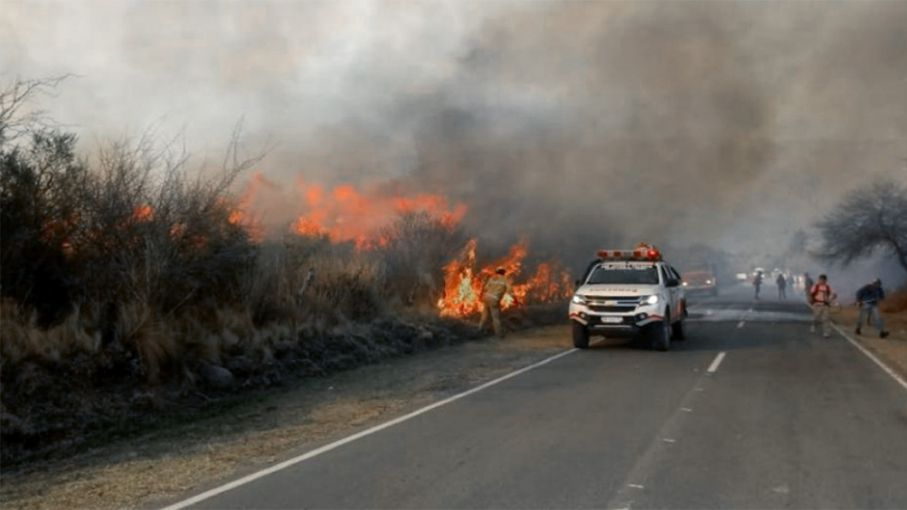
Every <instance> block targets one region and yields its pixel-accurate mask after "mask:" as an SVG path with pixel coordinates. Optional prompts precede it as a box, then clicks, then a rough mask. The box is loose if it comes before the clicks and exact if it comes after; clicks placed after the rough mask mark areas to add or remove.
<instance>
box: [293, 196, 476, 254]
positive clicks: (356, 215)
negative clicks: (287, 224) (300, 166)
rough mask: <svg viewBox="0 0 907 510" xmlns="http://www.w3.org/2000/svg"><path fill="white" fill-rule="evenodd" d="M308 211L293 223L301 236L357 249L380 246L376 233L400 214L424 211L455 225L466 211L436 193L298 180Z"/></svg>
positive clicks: (461, 206)
mask: <svg viewBox="0 0 907 510" xmlns="http://www.w3.org/2000/svg"><path fill="white" fill-rule="evenodd" d="M299 193H300V196H301V197H302V199H303V201H304V203H305V205H306V208H307V209H308V211H307V212H306V213H305V214H302V215H300V216H299V217H298V218H296V221H294V222H293V225H292V227H291V228H292V231H293V232H294V233H296V234H298V235H302V236H317V235H325V236H327V237H329V238H330V240H331V241H332V242H335V243H340V242H353V243H355V244H356V247H357V248H359V249H365V248H370V247H374V246H380V245H381V243H382V240H381V239H380V237H379V232H380V230H381V228H382V227H385V226H387V225H389V224H391V223H393V221H394V220H395V219H396V218H397V217H398V216H399V215H400V214H404V213H413V212H425V213H427V214H429V215H431V216H432V217H433V218H437V219H439V220H440V221H442V222H443V223H444V224H445V225H447V226H450V227H453V226H456V225H457V224H458V223H459V222H460V220H462V218H463V216H464V215H465V214H466V206H465V205H463V204H456V205H451V204H450V203H449V202H448V200H447V198H445V197H443V196H440V195H432V194H418V195H414V196H387V195H384V194H381V193H377V192H374V193H366V192H363V191H360V190H358V189H356V188H355V187H353V186H352V185H349V184H342V185H339V186H336V187H334V188H333V189H331V190H329V191H328V190H326V189H325V188H324V187H322V186H320V185H318V184H306V183H303V182H300V183H299Z"/></svg>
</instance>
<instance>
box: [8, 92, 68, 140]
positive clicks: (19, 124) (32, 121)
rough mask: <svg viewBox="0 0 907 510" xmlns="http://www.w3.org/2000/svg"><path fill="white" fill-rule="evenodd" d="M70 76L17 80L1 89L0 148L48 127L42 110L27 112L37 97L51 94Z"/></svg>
mask: <svg viewBox="0 0 907 510" xmlns="http://www.w3.org/2000/svg"><path fill="white" fill-rule="evenodd" d="M68 77H69V76H68V75H64V76H56V77H52V78H44V79H35V80H23V79H20V78H17V79H15V80H13V82H12V83H11V84H9V85H8V86H7V87H5V88H3V89H0V146H3V145H4V144H5V143H7V142H10V141H13V140H15V139H16V138H18V137H20V136H22V135H23V134H26V133H28V132H31V131H34V130H36V129H39V128H42V127H46V125H47V118H46V116H45V115H44V112H43V111H42V110H30V111H25V110H27V108H26V106H27V105H28V104H29V102H30V101H31V100H32V99H34V97H35V96H38V95H42V94H49V93H51V92H52V91H53V90H54V89H56V87H57V85H59V84H60V82H61V81H63V80H65V79H66V78H68Z"/></svg>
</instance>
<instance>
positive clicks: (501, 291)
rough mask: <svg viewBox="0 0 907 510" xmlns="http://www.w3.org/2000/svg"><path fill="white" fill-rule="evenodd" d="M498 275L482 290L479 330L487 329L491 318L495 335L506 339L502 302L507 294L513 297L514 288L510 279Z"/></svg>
mask: <svg viewBox="0 0 907 510" xmlns="http://www.w3.org/2000/svg"><path fill="white" fill-rule="evenodd" d="M501 273H502V272H501V271H498V273H497V274H495V275H493V276H492V277H491V278H489V279H488V281H487V282H485V288H484V289H483V290H482V304H483V305H484V306H483V307H482V319H481V320H480V321H479V329H480V330H481V329H485V326H486V325H487V324H488V319H489V318H491V324H492V326H493V327H494V334H496V335H498V336H499V337H501V338H504V328H503V326H502V325H501V300H502V299H504V296H505V295H507V294H510V295H513V286H512V285H511V283H510V279H509V278H507V277H506V276H504V275H503V274H501Z"/></svg>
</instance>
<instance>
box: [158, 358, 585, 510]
mask: <svg viewBox="0 0 907 510" xmlns="http://www.w3.org/2000/svg"><path fill="white" fill-rule="evenodd" d="M596 343H597V342H596ZM578 350H579V349H575V348H574V349H570V350H569V351H564V352H561V353H558V354H555V355H554V356H551V357H549V358H545V359H543V360H542V361H539V362H537V363H533V364H532V365H529V366H528V367H523V368H521V369H519V370H517V371H515V372H510V373H509V374H505V375H503V376H501V377H498V378H497V379H494V380H492V381H488V382H487V383H484V384H481V385H479V386H476V387H475V388H472V389H470V390H466V391H464V392H463V393H458V394H456V395H454V396H452V397H448V398H445V399H444V400H440V401H438V402H435V403H434V404H430V405H427V406H425V407H423V408H421V409H418V410H416V411H413V412H411V413H409V414H406V415H403V416H400V417H398V418H394V419H393V420H390V421H387V422H384V423H381V424H379V425H375V426H374V427H371V428H369V429H366V430H363V431H361V432H357V433H355V434H353V435H351V436H347V437H345V438H343V439H340V440H337V441H334V442H333V443H330V444H327V445H324V446H322V447H320V448H316V449H314V450H311V451H309V452H306V453H304V454H302V455H299V456H297V457H293V458H292V459H289V460H285V461H283V462H281V463H279V464H275V465H273V466H271V467H269V468H265V469H262V470H261V471H257V472H255V473H252V474H250V475H246V476H244V477H242V478H240V479H238V480H234V481H232V482H229V483H225V484H223V485H221V486H219V487H215V488H213V489H211V490H208V491H205V492H203V493H201V494H198V495H195V496H192V497H191V498H189V499H185V500H183V501H180V502H178V503H174V504H172V505H170V506H166V507H164V508H163V509H162V510H179V509H181V508H186V507H187V506H189V505H194V504H196V503H199V502H201V501H204V500H206V499H209V498H211V497H213V496H217V495H218V494H222V493H224V492H227V491H229V490H232V489H235V488H237V487H239V486H241V485H245V484H247V483H249V482H252V481H254V480H257V479H259V478H262V477H265V476H268V475H270V474H271V473H276V472H277V471H280V470H282V469H286V468H288V467H290V466H292V465H294V464H298V463H300V462H302V461H304V460H308V459H311V458H312V457H317V456H318V455H321V454H322V453H326V452H329V451H331V450H334V449H336V448H339V447H341V446H343V445H345V444H348V443H352V442H353V441H356V440H357V439H362V438H363V437H365V436H369V435H371V434H374V433H376V432H379V431H382V430H384V429H386V428H390V427H393V426H394V425H397V424H399V423H403V422H405V421H407V420H410V419H412V418H415V417H416V416H419V415H420V414H425V413H427V412H429V411H431V410H433V409H437V408H439V407H441V406H443V405H447V404H449V403H451V402H454V401H456V400H460V399H461V398H463V397H468V396H469V395H472V394H473V393H477V392H480V391H482V390H484V389H486V388H489V387H491V386H494V385H496V384H499V383H502V382H504V381H506V380H507V379H511V378H513V377H516V376H518V375H520V374H524V373H526V372H528V371H530V370H533V369H535V368H538V367H540V366H542V365H545V364H548V363H551V362H552V361H554V360H556V359H558V358H563V357H564V356H566V355H568V354H573V353H574V352H576V351H578Z"/></svg>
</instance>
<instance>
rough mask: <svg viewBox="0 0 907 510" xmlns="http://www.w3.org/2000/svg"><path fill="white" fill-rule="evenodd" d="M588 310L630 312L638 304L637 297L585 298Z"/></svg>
mask: <svg viewBox="0 0 907 510" xmlns="http://www.w3.org/2000/svg"><path fill="white" fill-rule="evenodd" d="M587 303H588V306H589V309H590V310H593V311H596V312H611V313H630V312H632V311H633V310H636V307H637V306H638V305H639V298H638V297H626V296H621V297H617V296H613V297H612V296H601V297H599V296H595V297H589V298H587Z"/></svg>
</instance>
